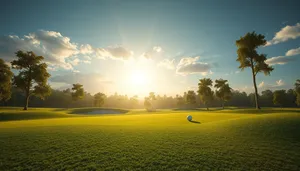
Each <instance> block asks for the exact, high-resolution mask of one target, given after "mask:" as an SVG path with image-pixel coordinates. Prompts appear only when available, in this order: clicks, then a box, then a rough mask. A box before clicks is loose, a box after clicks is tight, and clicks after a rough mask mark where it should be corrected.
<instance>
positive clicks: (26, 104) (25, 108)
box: [23, 93, 29, 110]
mask: <svg viewBox="0 0 300 171" xmlns="http://www.w3.org/2000/svg"><path fill="white" fill-rule="evenodd" d="M28 101H29V93H26V95H25V105H24V109H23V110H27V109H28Z"/></svg>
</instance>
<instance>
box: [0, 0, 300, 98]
mask: <svg viewBox="0 0 300 171" xmlns="http://www.w3.org/2000/svg"><path fill="white" fill-rule="evenodd" d="M299 6H300V1H297V0H294V1H289V0H285V1H275V0H272V1H269V0H266V1H261V0H259V1H257V0H253V1H240V0H228V1H223V0H222V1H221V0H220V1H213V0H212V1H201V0H196V1H194V0H181V1H179V0H163V1H162V0H151V1H143V0H64V1H61V0H59V1H56V0H51V1H50V0H36V1H33V0H26V1H23V0H19V1H16V0H9V1H4V0H1V6H0V23H1V26H0V58H2V59H4V60H5V61H6V62H7V63H9V62H11V61H12V60H14V59H16V57H15V54H14V53H15V52H16V51H17V50H24V51H34V52H35V53H36V54H37V55H42V56H44V58H45V62H46V63H47V64H48V71H49V72H50V74H51V78H50V79H49V84H50V85H51V86H52V88H55V89H65V88H68V87H70V86H71V84H73V83H81V84H83V85H84V88H85V90H86V91H88V92H90V93H91V94H94V93H97V92H103V93H105V94H108V95H109V94H114V93H115V92H117V93H118V94H127V95H129V96H133V95H138V96H144V95H147V94H148V93H149V92H151V91H153V92H156V93H157V94H166V95H173V96H174V95H176V94H182V93H183V92H184V91H187V90H197V84H198V82H199V79H202V78H211V79H212V80H215V79H219V78H223V79H226V80H228V81H229V84H230V86H231V87H232V88H233V89H235V90H239V91H245V92H247V93H251V92H253V91H254V89H253V83H252V78H251V71H250V69H249V68H247V69H245V70H244V71H241V70H240V69H239V68H238V66H239V62H237V61H236V58H237V54H236V50H237V47H236V45H235V41H236V40H238V39H239V38H240V37H241V36H244V35H245V34H246V33H247V32H252V31H255V32H257V33H259V34H263V35H265V38H266V40H267V45H266V46H264V47H260V48H259V49H258V51H259V52H260V53H264V54H267V57H268V60H267V63H268V64H270V65H272V66H273V67H274V71H273V72H272V73H271V75H270V76H264V75H263V74H258V76H257V84H258V88H259V92H260V91H263V90H265V89H271V90H276V89H288V88H293V85H294V83H295V81H296V79H300V74H299V73H300V67H299V66H300V13H299Z"/></svg>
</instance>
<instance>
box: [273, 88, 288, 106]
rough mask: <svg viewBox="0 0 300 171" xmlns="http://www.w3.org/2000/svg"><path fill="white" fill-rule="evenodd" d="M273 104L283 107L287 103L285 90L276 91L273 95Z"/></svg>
mask: <svg viewBox="0 0 300 171" xmlns="http://www.w3.org/2000/svg"><path fill="white" fill-rule="evenodd" d="M273 103H274V104H275V105H279V106H280V107H283V106H284V105H285V103H286V93H285V90H276V91H274V93H273Z"/></svg>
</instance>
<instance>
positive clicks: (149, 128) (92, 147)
mask: <svg viewBox="0 0 300 171" xmlns="http://www.w3.org/2000/svg"><path fill="white" fill-rule="evenodd" d="M0 110H1V112H2V115H0V116H4V115H5V113H6V115H5V116H6V117H5V118H6V121H5V122H0V147H1V153H0V154H1V155H0V161H1V162H0V170H45V169H47V170H74V169H76V170H218V169H221V170H249V169H250V170H299V169H300V164H299V162H298V161H300V153H299V152H300V115H299V114H300V113H299V112H300V111H299V110H295V109H285V110H284V111H281V110H271V109H268V110H262V111H260V113H259V114H258V113H257V112H255V110H246V109H245V110H242V109H234V110H233V109H231V110H214V111H202V110H194V111H176V110H161V111H158V112H151V113H148V112H144V111H141V110H135V111H129V112H128V113H126V114H120V115H100V116H85V115H84V116H82V115H74V114H71V113H72V111H74V110H72V109H61V110H58V109H31V110H29V111H28V114H29V115H28V116H29V117H30V118H29V119H31V120H24V119H26V116H27V115H26V113H22V112H21V111H20V113H22V114H19V115H22V120H19V119H18V117H17V116H16V114H15V115H14V120H15V121H12V120H13V119H10V121H8V119H7V118H8V117H7V115H9V111H10V112H11V114H12V113H13V112H12V111H16V110H17V109H5V108H4V109H0ZM86 110H87V109H86ZM37 111H39V112H37ZM42 111H43V112H45V113H47V115H48V116H49V115H51V116H52V117H51V118H50V119H49V118H48V119H41V118H42V117H41V116H40V115H43V113H41V112H42ZM34 112H36V113H35V115H34V116H38V117H36V118H34V117H33V116H32V115H33V114H32V113H34ZM3 113H4V114H3ZM37 113H40V115H37ZM187 114H191V115H192V116H193V120H194V122H188V121H187V120H186V116H187ZM19 115H18V116H19ZM1 118H4V117H1Z"/></svg>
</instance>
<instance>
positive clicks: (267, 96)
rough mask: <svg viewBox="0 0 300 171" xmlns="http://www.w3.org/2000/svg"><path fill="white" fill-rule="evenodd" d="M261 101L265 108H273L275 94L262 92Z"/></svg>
mask: <svg viewBox="0 0 300 171" xmlns="http://www.w3.org/2000/svg"><path fill="white" fill-rule="evenodd" d="M260 100H261V103H262V104H263V105H264V106H269V107H270V106H273V92H272V91H271V90H264V91H262V92H261V96H260Z"/></svg>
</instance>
